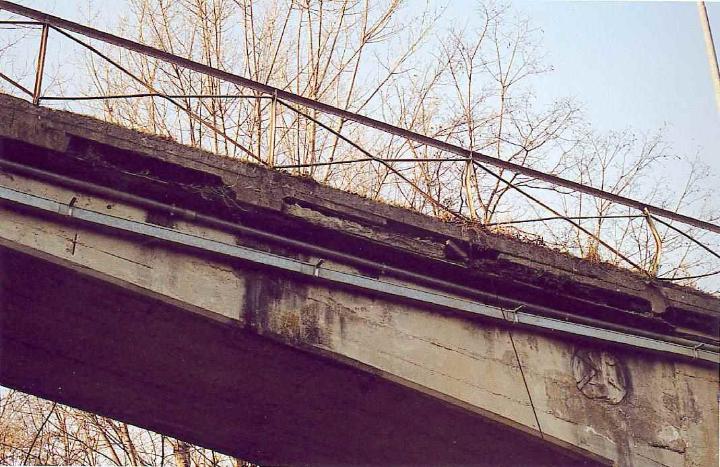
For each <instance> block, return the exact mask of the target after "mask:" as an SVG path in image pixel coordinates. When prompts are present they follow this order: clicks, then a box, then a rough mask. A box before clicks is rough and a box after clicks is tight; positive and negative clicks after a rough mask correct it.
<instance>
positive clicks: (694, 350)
mask: <svg viewBox="0 0 720 467" xmlns="http://www.w3.org/2000/svg"><path fill="white" fill-rule="evenodd" d="M0 200H3V201H5V202H9V203H11V204H15V205H20V206H24V207H31V208H34V209H37V210H40V211H44V212H47V213H52V214H60V215H62V216H66V217H67V218H71V219H75V220H79V221H82V222H85V223H89V224H91V225H98V226H103V227H105V228H111V229H115V230H119V231H123V232H128V233H132V234H137V235H142V236H145V237H150V238H154V239H158V240H163V241H165V242H169V243H171V244H175V245H181V246H186V247H191V248H196V249H199V250H202V251H205V252H212V253H215V254H218V255H221V256H225V257H228V258H234V259H239V260H242V261H246V262H249V263H253V264H256V265H261V266H264V267H270V268H275V269H279V270H283V271H287V272H291V273H295V274H300V275H303V276H306V277H310V278H315V279H321V280H324V281H327V282H329V283H331V284H337V285H340V286H343V287H351V288H355V289H360V290H363V291H365V292H370V293H379V294H383V295H387V296H392V297H398V298H402V299H403V300H412V301H415V302H419V303H421V304H425V305H432V306H439V307H442V308H447V309H451V310H455V311H460V312H463V313H471V314H473V315H478V316H483V317H486V318H491V319H494V320H500V321H504V322H508V321H509V320H508V316H509V317H510V318H511V320H510V321H511V322H512V323H513V325H522V326H527V327H530V328H536V329H538V328H539V329H543V330H546V331H555V332H559V333H564V334H570V335H574V336H581V337H585V338H591V339H596V340H601V341H605V342H611V343H615V344H622V345H626V346H631V347H636V348H641V349H645V350H651V351H655V352H660V353H664V354H668V355H676V356H683V357H687V358H691V359H697V360H703V361H706V362H711V363H715V364H720V354H719V353H717V352H712V351H709V350H706V349H702V348H701V347H702V345H703V344H702V343H700V342H698V343H697V345H695V346H685V345H680V344H676V343H673V342H667V341H662V340H658V339H650V338H647V337H643V336H637V335H633V334H627V333H622V332H618V331H613V330H610V329H602V328H597V327H592V326H587V325H583V324H578V323H571V322H566V321H561V320H557V319H553V318H548V317H544V316H538V315H533V314H530V313H524V312H520V311H508V310H504V309H502V308H498V307H494V306H489V305H485V304H482V303H479V302H475V301H471V300H466V299H463V298H459V297H454V296H450V295H447V294H443V293H437V292H430V291H426V290H420V289H416V288H414V287H409V286H406V285H399V284H394V283H391V282H387V281H383V280H379V279H372V278H369V277H365V276H361V275H358V274H351V273H347V272H341V271H335V270H333V269H330V268H324V267H320V266H319V265H316V264H312V263H307V262H304V261H299V260H296V259H292V258H286V257H283V256H279V255H275V254H272V253H266V252H263V251H258V250H254V249H251V248H247V247H243V246H238V245H231V244H228V243H223V242H218V241H216V240H211V239H207V238H203V237H199V236H196V235H191V234H188V233H184V232H180V231H177V230H174V229H168V228H165V227H160V226H156V225H152V224H147V223H144V222H137V221H131V220H127V219H122V218H119V217H115V216H110V215H107V214H103V213H99V212H96V211H91V210H88V209H82V208H77V207H74V206H69V205H67V204H63V203H59V202H57V201H54V200H50V199H47V198H42V197H39V196H35V195H31V194H28V193H23V192H20V191H16V190H12V189H10V188H5V187H0Z"/></svg>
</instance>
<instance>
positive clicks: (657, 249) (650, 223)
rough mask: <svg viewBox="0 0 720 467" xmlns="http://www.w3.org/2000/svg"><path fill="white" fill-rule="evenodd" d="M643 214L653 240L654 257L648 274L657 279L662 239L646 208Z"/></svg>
mask: <svg viewBox="0 0 720 467" xmlns="http://www.w3.org/2000/svg"><path fill="white" fill-rule="evenodd" d="M643 214H644V215H645V220H647V224H648V229H649V230H650V233H651V234H652V236H653V239H654V240H655V255H654V256H653V262H652V264H651V265H650V271H648V272H649V273H650V275H651V276H653V277H657V273H658V269H659V268H660V255H661V254H662V247H663V244H662V237H660V234H659V233H658V231H657V227H655V222H653V217H652V215H651V214H650V211H649V210H648V208H645V209H644V210H643Z"/></svg>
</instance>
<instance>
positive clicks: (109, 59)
mask: <svg viewBox="0 0 720 467" xmlns="http://www.w3.org/2000/svg"><path fill="white" fill-rule="evenodd" d="M52 28H53V29H54V30H55V31H57V32H59V33H60V34H62V35H63V36H65V37H67V38H69V39H71V40H73V41H75V42H77V43H78V44H80V45H82V46H83V47H85V48H86V49H88V50H90V51H91V52H93V53H94V54H96V55H98V56H99V57H101V58H102V59H104V60H105V61H107V62H108V63H110V64H111V65H113V66H114V67H116V68H117V69H119V70H120V71H122V72H123V73H125V74H126V75H128V76H129V77H131V78H132V79H134V80H135V81H137V82H138V83H140V84H142V85H143V86H145V87H146V88H148V90H150V91H151V92H152V93H154V94H158V96H159V97H161V98H163V99H165V100H167V101H169V102H170V103H172V104H173V105H175V106H176V107H177V108H178V109H180V110H182V111H183V112H185V113H186V114H187V115H188V116H189V117H190V118H193V119H195V120H197V121H199V122H200V123H202V124H204V125H205V126H207V127H208V128H210V129H211V130H212V131H214V132H215V133H217V134H218V135H220V136H222V137H223V138H224V139H225V140H226V141H228V142H230V144H232V145H234V146H235V147H237V148H238V149H240V150H241V151H243V152H244V153H245V154H247V155H248V156H250V157H251V158H253V159H255V160H256V161H258V162H259V163H261V164H264V165H265V164H266V163H265V161H263V160H262V159H261V158H260V157H259V156H257V155H255V154H254V153H253V152H252V151H250V150H249V149H248V148H246V147H245V146H243V145H242V144H240V143H238V142H237V141H235V140H234V139H233V138H231V137H230V136H228V135H227V134H226V133H225V132H224V131H222V130H220V129H219V128H217V127H216V126H215V125H213V124H212V123H210V122H208V121H207V120H205V119H204V118H202V117H200V116H198V115H196V114H195V113H194V112H192V111H191V110H189V109H186V108H185V107H184V106H183V105H182V104H180V103H179V102H177V101H176V100H175V99H173V98H171V97H169V96H167V95H166V94H163V93H161V92H159V91H158V90H157V89H155V87H154V86H152V85H151V84H149V83H146V82H145V81H143V80H142V79H141V78H139V77H137V76H136V75H135V74H133V73H132V72H130V71H129V70H128V69H126V68H125V67H123V66H122V65H120V64H119V63H117V62H116V61H114V60H113V59H111V58H110V57H108V56H107V55H105V54H103V53H102V52H100V51H99V50H98V49H96V48H95V47H93V46H92V45H90V44H87V43H85V42H83V41H81V40H80V39H78V38H76V37H74V36H72V35H71V34H68V33H67V32H65V31H63V30H62V29H58V28H56V27H52Z"/></svg>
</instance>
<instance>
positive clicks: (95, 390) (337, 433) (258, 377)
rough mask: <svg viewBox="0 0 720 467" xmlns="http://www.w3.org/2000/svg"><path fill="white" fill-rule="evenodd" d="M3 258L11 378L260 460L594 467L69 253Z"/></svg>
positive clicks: (4, 375) (3, 353) (3, 254)
mask: <svg viewBox="0 0 720 467" xmlns="http://www.w3.org/2000/svg"><path fill="white" fill-rule="evenodd" d="M0 264H2V267H1V268H0V284H1V285H2V288H0V332H1V338H0V358H1V359H2V364H1V365H0V381H1V382H2V384H4V385H7V386H10V387H15V388H17V389H20V390H23V391H27V392H29V393H32V394H37V395H40V396H42V397H46V398H49V399H52V400H57V401H60V402H65V403H68V404H70V405H73V406H76V407H78V408H81V409H84V410H90V411H93V412H96V413H99V414H102V415H106V416H110V417H113V418H116V419H120V420H124V421H127V422H130V423H133V424H136V425H139V426H142V427H146V428H150V429H153V430H156V431H159V432H162V433H166V434H169V435H172V436H176V437H179V438H181V439H185V440H188V441H191V442H195V443H198V444H201V445H203V446H208V447H211V448H214V449H217V450H219V451H222V452H225V453H227V454H231V455H235V456H238V457H240V458H244V459H248V460H252V461H255V462H260V463H272V464H277V463H282V464H287V463H292V464H297V463H333V464H337V463H374V464H400V463H403V464H407V463H414V464H419V463H422V464H437V463H463V464H468V463H472V464H478V463H485V464H491V465H523V464H525V465H528V464H532V465H538V464H539V463H545V464H547V465H594V462H592V461H590V460H587V459H582V458H579V457H578V456H577V455H576V454H575V453H570V452H566V451H564V450H561V449H560V448H558V447H557V446H552V445H550V444H548V443H544V442H542V441H541V440H539V439H537V438H535V437H533V436H529V435H527V434H525V433H522V432H521V431H518V430H514V429H511V428H508V427H506V426H503V425H502V424H499V423H497V422H493V421H490V420H487V419H485V418H484V417H482V416H479V415H477V414H474V413H471V412H469V411H466V410H463V409H462V408H459V407H457V406H454V405H452V404H449V403H447V402H444V401H441V400H438V399H436V398H433V397H430V396H428V395H426V394H422V393H421V392H419V391H414V390H412V389H409V388H407V387H404V386H402V385H399V384H396V383H393V382H390V381H387V380H386V379H383V378H382V377H379V376H377V375H374V374H372V373H369V372H366V371H362V370H360V369H358V368H355V367H353V366H350V365H346V364H342V363H338V362H335V361H331V360H329V359H325V358H322V357H319V356H317V355H312V354H310V353H308V352H304V351H300V350H298V349H296V348H292V347H288V346H286V345H283V344H281V343H277V342H275V341H273V340H270V339H267V338H263V337H260V336H257V335H256V334H254V333H253V332H249V331H248V330H246V329H244V328H243V327H242V326H240V325H238V323H237V322H233V321H232V320H229V319H226V318H223V317H220V316H219V315H214V314H213V315H208V314H205V315H202V314H200V313H193V312H189V311H188V310H186V309H184V308H182V307H181V306H180V304H179V303H173V302H172V300H167V299H164V298H163V297H160V296H153V295H152V294H141V293H138V290H135V289H133V288H132V287H131V288H130V289H128V288H124V287H122V286H121V285H120V283H118V282H117V281H113V282H107V281H103V280H102V279H100V278H98V277H96V275H94V276H95V277H94V276H93V275H88V274H87V273H85V272H83V271H82V268H77V267H76V266H72V265H70V264H63V261H62V260H57V259H52V258H51V257H49V256H45V255H43V254H30V252H29V250H26V249H22V248H19V249H10V248H8V245H7V243H6V244H5V246H4V247H1V248H0Z"/></svg>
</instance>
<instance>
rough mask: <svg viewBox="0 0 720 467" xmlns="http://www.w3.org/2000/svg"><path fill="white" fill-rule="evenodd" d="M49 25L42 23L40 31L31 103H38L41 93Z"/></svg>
mask: <svg viewBox="0 0 720 467" xmlns="http://www.w3.org/2000/svg"><path fill="white" fill-rule="evenodd" d="M49 31H50V27H49V26H48V25H47V24H43V27H42V33H40V52H39V53H38V61H37V66H36V67H35V87H34V88H33V96H32V97H33V104H35V105H40V95H41V94H42V79H43V71H44V70H45V52H47V40H48V32H49Z"/></svg>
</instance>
